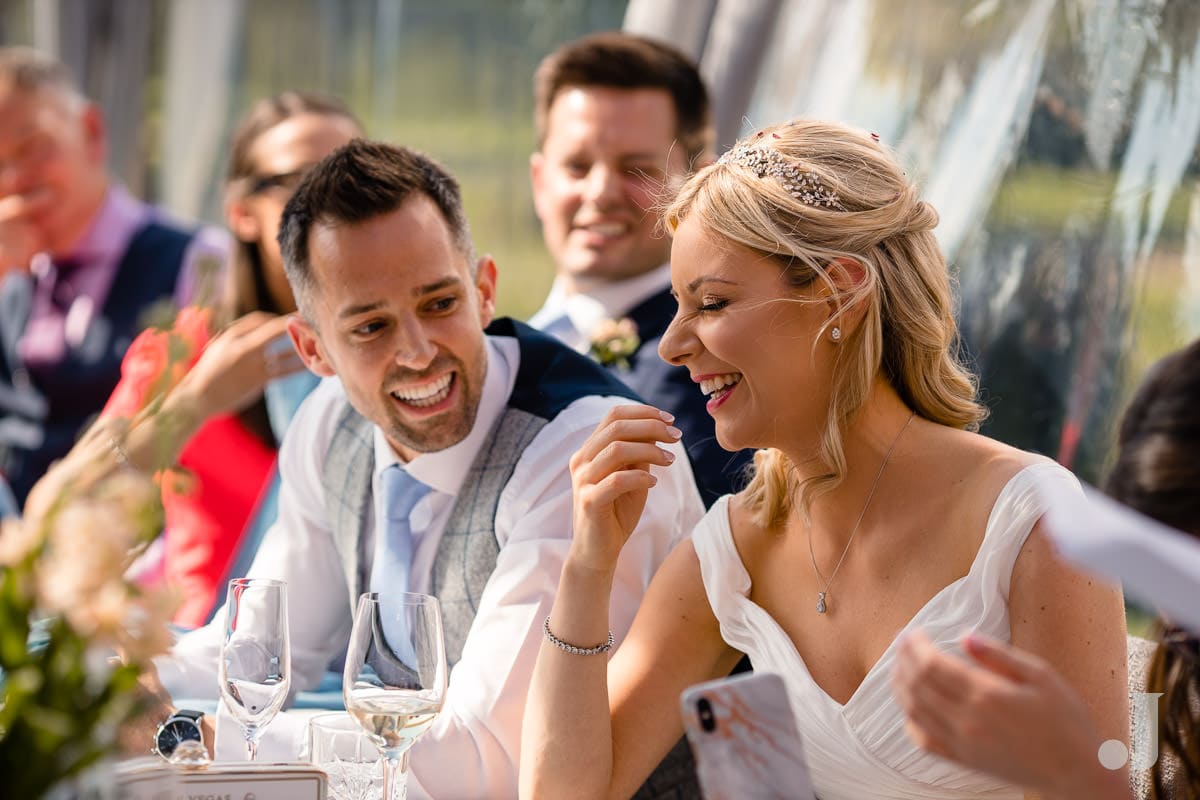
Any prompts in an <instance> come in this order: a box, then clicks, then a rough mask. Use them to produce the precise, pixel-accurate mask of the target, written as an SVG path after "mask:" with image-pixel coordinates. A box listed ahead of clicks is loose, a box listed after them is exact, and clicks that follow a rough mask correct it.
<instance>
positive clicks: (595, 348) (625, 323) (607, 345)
mask: <svg viewBox="0 0 1200 800" xmlns="http://www.w3.org/2000/svg"><path fill="white" fill-rule="evenodd" d="M641 343H642V340H641V339H639V338H638V333H637V325H635V324H634V322H633V320H631V319H630V318H629V317H623V318H621V319H619V320H618V319H604V320H601V321H600V322H599V323H597V324H596V327H595V328H593V329H592V341H591V347H590V348H589V352H590V353H591V354H592V357H593V358H595V359H596V360H597V361H599V362H600V363H601V364H603V365H604V366H606V367H614V366H615V367H619V368H620V369H629V357H630V356H632V355H633V354H634V353H636V352H637V349H638V346H639V345H640V344H641Z"/></svg>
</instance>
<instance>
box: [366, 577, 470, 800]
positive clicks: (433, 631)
mask: <svg viewBox="0 0 1200 800" xmlns="http://www.w3.org/2000/svg"><path fill="white" fill-rule="evenodd" d="M342 696H343V698H344V699H345V701H346V710H347V711H349V712H350V713H351V714H352V715H353V716H354V718H355V719H356V720H357V721H358V724H359V725H361V726H362V728H363V730H365V731H366V732H367V735H368V736H369V737H371V740H372V741H373V742H374V743H375V745H376V746H377V747H378V748H379V751H380V752H381V753H382V754H383V757H384V762H383V796H384V797H388V798H390V797H392V796H393V793H394V792H395V786H396V782H397V780H398V777H402V776H404V775H405V771H406V769H407V763H408V761H407V758H406V757H405V756H406V754H407V753H408V749H409V748H410V747H412V746H413V743H414V742H415V741H416V740H417V739H418V738H419V737H420V736H421V734H423V733H425V731H427V730H429V728H430V726H431V725H433V721H434V719H435V718H436V717H437V715H438V713H439V712H440V711H441V710H442V703H443V702H444V701H445V697H446V645H445V642H444V640H443V638H442V612H441V606H440V605H439V604H438V601H437V598H436V597H430V596H429V595H424V594H411V593H408V592H393V593H377V592H369V593H367V594H364V595H362V596H361V597H360V598H358V609H357V610H356V611H355V614H354V629H353V631H352V632H351V634H350V647H349V649H348V650H347V652H346V671H345V672H344V673H343V675H342ZM401 796H402V797H403V795H401Z"/></svg>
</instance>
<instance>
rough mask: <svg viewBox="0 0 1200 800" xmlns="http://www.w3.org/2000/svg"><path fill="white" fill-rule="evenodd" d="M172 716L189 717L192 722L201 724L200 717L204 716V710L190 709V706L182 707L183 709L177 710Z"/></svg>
mask: <svg viewBox="0 0 1200 800" xmlns="http://www.w3.org/2000/svg"><path fill="white" fill-rule="evenodd" d="M171 716H173V717H187V718H188V719H190V720H191V721H192V722H194V723H196V724H197V725H199V724H200V718H201V717H203V716H204V712H203V711H195V710H193V709H190V708H181V709H179V710H178V711H176V712H175V713H174V714H172V715H171Z"/></svg>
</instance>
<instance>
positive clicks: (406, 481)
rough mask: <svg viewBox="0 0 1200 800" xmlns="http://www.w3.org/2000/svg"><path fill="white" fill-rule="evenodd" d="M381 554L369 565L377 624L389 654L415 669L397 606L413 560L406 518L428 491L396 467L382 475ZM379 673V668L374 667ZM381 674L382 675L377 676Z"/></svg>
mask: <svg viewBox="0 0 1200 800" xmlns="http://www.w3.org/2000/svg"><path fill="white" fill-rule="evenodd" d="M380 477H381V481H380V482H381V484H382V489H383V526H382V529H381V530H380V535H381V536H383V537H384V546H383V549H382V551H380V550H378V549H377V550H376V557H375V562H374V563H373V564H372V565H371V591H372V592H378V593H379V612H380V624H381V625H382V627H383V635H384V636H385V637H387V643H388V645H390V647H391V651H392V652H393V653H394V654H395V655H396V656H397V657H399V659H400V661H401V662H402V663H403V664H406V665H408V666H409V667H413V668H415V667H416V661H415V653H414V652H413V648H412V644H411V640H410V638H409V637H410V635H411V631H410V623H409V621H408V620H406V619H405V618H404V606H403V605H402V604H399V603H397V602H396V601H397V600H398V599H399V596H400V594H401V593H402V592H407V591H409V585H410V576H411V573H412V560H413V537H412V524H411V523H410V521H409V517H410V516H411V515H412V511H413V509H414V508H416V505H417V503H419V502H420V501H421V498H422V497H424V496H425V495H427V494H429V492H430V491H432V489H431V488H430V487H428V486H426V485H425V484H423V483H421V482H420V481H419V480H417V479H416V478H414V477H413V476H411V475H409V474H408V473H407V472H405V471H404V470H403V469H401V468H400V466H399V465H398V464H393V465H392V466H390V467H388V468H387V469H385V470H384V471H383V475H382V476H380ZM375 666H376V669H377V670H379V669H382V668H383V664H377V665H375ZM381 674H382V673H381Z"/></svg>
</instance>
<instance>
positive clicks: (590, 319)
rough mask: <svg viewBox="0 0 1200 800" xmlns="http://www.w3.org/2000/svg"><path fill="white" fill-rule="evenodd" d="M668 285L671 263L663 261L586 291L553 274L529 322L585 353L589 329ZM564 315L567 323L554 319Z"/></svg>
mask: <svg viewBox="0 0 1200 800" xmlns="http://www.w3.org/2000/svg"><path fill="white" fill-rule="evenodd" d="M670 285H671V265H670V264H663V265H662V266H661V267H656V268H654V269H652V270H650V271H649V272H645V273H642V274H641V275H637V276H635V277H632V278H629V279H627V280H623V281H613V282H611V283H602V284H597V285H596V286H594V287H591V288H589V289H588V291H587V292H575V293H573V294H572V293H568V292H567V287H566V282H565V281H563V280H562V278H555V279H554V284H553V285H552V286H551V287H550V293H549V294H548V295H546V301H545V302H544V303H543V304H542V307H541V308H540V309H538V311H537V313H536V314H534V315H533V316H532V317H530V318H529V324H530V325H532V326H533V327H535V328H537V329H538V330H545V331H546V332H547V333H552V334H553V335H554V336H555V337H556V338H558V339H560V340H561V341H562V342H563V343H564V344H566V345H567V347H570V348H571V349H572V350H575V351H576V352H579V353H587V352H588V351H589V350H590V349H591V345H592V331H594V330H595V329H596V325H597V324H599V323H600V322H602V321H603V320H606V319H620V318H621V317H624V316H625V315H627V314H628V313H629V312H630V311H632V310H633V309H634V308H636V307H637V306H638V305H639V304H640V303H642V302H643V301H644V300H648V299H649V298H651V297H653V296H654V295H656V294H658V293H659V292H661V291H662V290H663V289H666V288H668V287H669V286H670ZM563 315H566V317H567V319H568V320H570V323H571V324H570V325H569V326H561V325H559V324H558V321H559V320H561V319H562V318H563Z"/></svg>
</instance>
